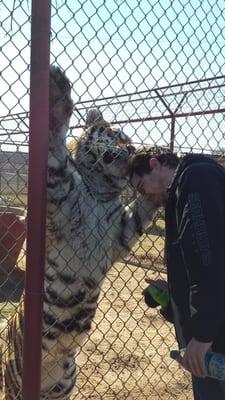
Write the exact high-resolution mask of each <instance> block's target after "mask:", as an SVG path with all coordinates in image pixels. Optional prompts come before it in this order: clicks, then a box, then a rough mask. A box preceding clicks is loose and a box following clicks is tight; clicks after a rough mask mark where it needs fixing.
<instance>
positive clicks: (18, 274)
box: [0, 267, 25, 303]
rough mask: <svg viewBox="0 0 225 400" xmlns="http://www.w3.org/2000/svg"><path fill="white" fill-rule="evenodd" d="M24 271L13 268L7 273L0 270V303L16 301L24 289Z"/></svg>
mask: <svg viewBox="0 0 225 400" xmlns="http://www.w3.org/2000/svg"><path fill="white" fill-rule="evenodd" d="M24 279H25V272H24V271H22V270H21V269H19V268H16V267H15V268H14V269H13V270H11V271H10V272H9V273H8V272H5V271H3V270H2V271H0V303H4V302H6V301H9V302H12V303H18V302H19V301H20V298H21V295H22V293H23V289H24Z"/></svg>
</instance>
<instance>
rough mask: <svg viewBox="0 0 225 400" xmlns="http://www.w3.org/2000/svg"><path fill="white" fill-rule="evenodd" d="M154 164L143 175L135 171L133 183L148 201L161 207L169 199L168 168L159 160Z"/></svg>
mask: <svg viewBox="0 0 225 400" xmlns="http://www.w3.org/2000/svg"><path fill="white" fill-rule="evenodd" d="M152 165H153V168H152V169H151V171H150V172H149V173H146V174H144V175H143V176H139V175H137V174H136V173H134V174H133V176H132V179H131V184H132V186H133V187H134V188H135V189H136V190H137V191H138V192H139V193H141V194H142V195H143V196H144V198H145V200H146V201H149V202H151V203H153V204H155V205H156V206H158V207H160V206H164V205H165V202H166V199H167V185H166V182H165V173H166V170H165V167H164V166H162V165H161V164H160V163H159V162H158V163H157V162H156V163H155V164H154V163H153V164H152Z"/></svg>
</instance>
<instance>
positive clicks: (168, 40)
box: [0, 0, 225, 149]
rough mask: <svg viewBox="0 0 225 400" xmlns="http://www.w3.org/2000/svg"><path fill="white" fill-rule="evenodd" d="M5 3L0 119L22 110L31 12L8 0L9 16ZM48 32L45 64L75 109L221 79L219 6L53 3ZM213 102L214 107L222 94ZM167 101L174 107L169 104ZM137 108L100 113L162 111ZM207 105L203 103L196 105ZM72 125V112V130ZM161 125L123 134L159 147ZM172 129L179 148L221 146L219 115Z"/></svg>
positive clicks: (224, 17)
mask: <svg viewBox="0 0 225 400" xmlns="http://www.w3.org/2000/svg"><path fill="white" fill-rule="evenodd" d="M13 3H14V1H13V0H7V1H6V0H4V2H3V3H1V5H0V15H1V17H0V18H1V20H2V24H1V28H0V40H1V45H2V50H3V54H2V56H1V59H0V68H1V71H2V74H1V76H0V91H1V96H2V101H1V104H0V115H7V114H8V113H9V112H10V113H15V112H21V111H27V110H28V109H29V96H28V94H27V93H28V88H29V69H28V66H29V57H30V49H29V44H30V43H29V39H30V17H29V16H30V8H31V7H30V3H29V1H28V2H27V0H16V2H15V4H16V7H15V9H14V12H13V14H11V11H12V7H13ZM51 29H52V37H51V62H52V63H56V64H58V65H60V66H61V67H62V68H63V69H65V70H66V71H67V75H68V76H69V78H70V80H71V82H72V83H73V99H74V102H75V103H78V102H79V101H84V100H88V99H89V100H94V99H96V98H100V97H106V96H115V95H118V94H119V95H120V94H124V93H130V92H136V91H141V90H148V89H152V88H155V87H157V86H164V85H170V84H174V83H182V82H187V81H190V80H196V79H202V78H206V77H213V76H221V75H225V67H224V59H225V11H224V0H174V1H168V0H129V1H125V0H80V1H78V0H76V1H74V0H64V1H63V0H53V1H52V23H51ZM211 96H212V95H211ZM213 98H214V103H215V105H216V104H217V106H220V107H222V101H223V98H224V96H223V93H219V94H217V97H215V96H213ZM170 102H171V103H173V104H174V106H175V105H176V100H175V98H172V97H171V98H170ZM188 102H189V103H188V104H187V105H186V107H187V109H191V108H192V107H194V106H196V104H195V103H197V104H198V106H199V98H197V101H196V100H195V99H194V98H193V96H192V98H189V100H188ZM93 104H94V103H93ZM91 105H92V104H91ZM138 105H139V106H138V107H134V104H133V103H132V104H130V105H129V104H127V105H126V107H125V108H123V107H122V106H120V105H117V106H116V107H110V106H109V105H107V107H103V111H105V114H104V115H105V116H106V117H107V118H109V119H112V120H115V119H125V117H127V118H131V117H136V118H137V117H140V118H141V117H142V118H143V117H145V116H147V115H149V113H151V112H152V110H154V112H156V113H158V114H162V112H164V107H163V106H162V104H161V103H160V102H155V104H153V103H151V104H150V102H147V103H146V102H143V101H142V102H139V103H138ZM209 106H210V104H209V101H206V102H205V103H204V102H202V103H201V104H200V107H201V108H202V109H204V107H209ZM84 114H85V111H84ZM79 122H82V121H79V119H78V114H76V113H75V114H74V118H73V120H72V124H73V125H76V124H77V123H79ZM168 124H169V123H168V121H159V122H157V123H156V122H155V121H153V122H149V123H144V124H143V123H140V124H128V125H127V126H126V127H125V128H124V130H126V131H127V133H128V134H130V135H131V136H133V135H134V134H135V140H136V141H137V140H138V136H140V140H141V141H144V142H153V141H157V142H159V143H160V144H167V143H168V140H169V125H168ZM203 126H204V132H203V133H204V134H203V133H202V127H203ZM177 127H179V130H178V132H179V133H178V134H177V144H178V145H179V146H181V145H182V146H184V147H185V146H186V147H189V146H195V144H196V145H197V146H198V147H208V148H209V149H210V147H211V148H212V149H214V148H216V147H218V145H217V142H218V143H219V146H221V147H223V146H224V144H223V132H224V128H225V127H224V122H223V118H222V116H221V115H217V116H210V117H207V118H206V117H198V118H196V117H195V118H189V120H188V121H187V120H186V119H182V120H179V122H178V124H177ZM74 134H77V131H74ZM186 135H189V139H188V140H186V139H185V138H184V136H186ZM194 136H201V137H202V139H198V140H197V141H196V139H195V138H194ZM204 136H205V137H206V139H204ZM212 136H213V137H214V138H213V137H212Z"/></svg>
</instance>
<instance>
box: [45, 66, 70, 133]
mask: <svg viewBox="0 0 225 400" xmlns="http://www.w3.org/2000/svg"><path fill="white" fill-rule="evenodd" d="M49 112H50V116H49V124H50V129H51V130H52V131H53V133H56V132H57V131H58V130H59V129H60V128H61V127H62V126H63V125H67V127H68V125H69V120H70V117H71V115H72V112H73V101H72V98H71V84H70V81H69V79H68V78H67V77H66V75H65V73H64V72H63V71H62V70H61V69H60V68H59V67H56V66H53V65H52V66H51V67H50V88H49Z"/></svg>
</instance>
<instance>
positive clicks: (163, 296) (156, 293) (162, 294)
mask: <svg viewBox="0 0 225 400" xmlns="http://www.w3.org/2000/svg"><path fill="white" fill-rule="evenodd" d="M148 292H149V294H150V295H151V296H152V298H153V299H154V300H155V301H156V302H157V303H158V304H159V305H160V306H161V307H162V309H164V308H166V307H167V306H168V303H169V300H170V299H169V293H168V291H167V290H164V289H160V288H158V287H155V286H153V285H149V287H148Z"/></svg>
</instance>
